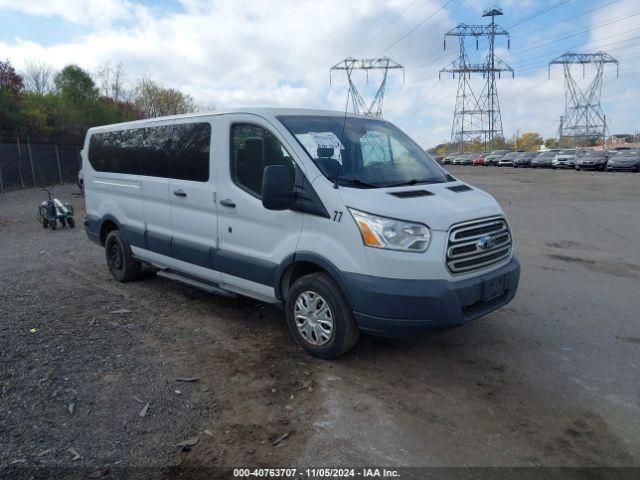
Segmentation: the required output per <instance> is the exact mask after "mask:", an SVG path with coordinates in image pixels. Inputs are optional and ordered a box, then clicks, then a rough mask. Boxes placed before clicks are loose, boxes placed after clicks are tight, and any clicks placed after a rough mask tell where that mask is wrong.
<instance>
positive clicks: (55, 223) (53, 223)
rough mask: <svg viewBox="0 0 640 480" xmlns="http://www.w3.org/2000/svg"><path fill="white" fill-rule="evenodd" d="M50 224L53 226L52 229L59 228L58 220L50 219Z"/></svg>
mask: <svg viewBox="0 0 640 480" xmlns="http://www.w3.org/2000/svg"><path fill="white" fill-rule="evenodd" d="M49 226H50V227H51V230H55V229H56V228H58V222H57V221H56V220H51V221H49Z"/></svg>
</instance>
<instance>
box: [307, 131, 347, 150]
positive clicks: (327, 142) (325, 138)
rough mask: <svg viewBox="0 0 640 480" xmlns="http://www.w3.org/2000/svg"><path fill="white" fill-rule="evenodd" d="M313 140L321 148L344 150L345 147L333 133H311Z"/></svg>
mask: <svg viewBox="0 0 640 480" xmlns="http://www.w3.org/2000/svg"><path fill="white" fill-rule="evenodd" d="M309 135H311V138H312V139H313V141H314V142H315V143H316V145H317V146H318V147H319V148H337V149H340V150H344V145H343V144H342V142H341V141H340V139H339V138H338V137H337V135H336V134H335V133H333V132H309Z"/></svg>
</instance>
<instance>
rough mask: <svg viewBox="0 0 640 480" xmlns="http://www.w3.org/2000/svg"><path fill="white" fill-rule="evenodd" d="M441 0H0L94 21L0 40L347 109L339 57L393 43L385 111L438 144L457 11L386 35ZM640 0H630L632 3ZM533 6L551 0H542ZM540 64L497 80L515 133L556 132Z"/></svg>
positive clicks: (205, 100)
mask: <svg viewBox="0 0 640 480" xmlns="http://www.w3.org/2000/svg"><path fill="white" fill-rule="evenodd" d="M442 3H443V2H442V1H441V0H428V1H420V2H414V3H413V4H409V8H407V5H408V3H407V1H406V0H389V1H387V2H381V1H379V0H352V1H351V2H344V0H317V1H301V0H279V1H277V2H271V1H255V0H216V1H206V0H180V1H179V3H177V4H176V6H177V7H178V8H177V9H173V10H164V11H159V10H158V9H155V8H150V7H146V6H144V5H142V4H139V3H135V2H134V1H133V0H24V1H22V2H14V1H9V0H0V10H2V9H12V10H18V11H21V12H23V13H26V14H28V15H34V16H35V15H37V16H41V17H51V19H52V20H51V21H52V22H54V21H58V19H62V20H64V21H66V22H72V23H74V24H77V25H82V26H84V27H86V28H84V31H88V32H90V33H88V34H84V35H79V36H76V37H73V38H69V39H68V40H66V41H64V42H60V43H56V44H53V45H46V46H45V45H41V44H38V43H36V42H33V41H30V40H28V38H29V36H28V34H25V38H26V39H25V40H20V39H15V40H13V41H7V40H5V41H4V42H0V58H10V59H11V61H12V62H13V63H14V64H15V65H16V66H17V67H18V68H23V67H24V65H25V63H26V62H27V61H32V60H40V61H45V62H47V63H49V64H51V65H52V66H54V67H55V68H62V67H63V66H64V65H66V64H68V63H76V64H78V65H80V66H82V67H83V68H86V69H88V70H90V71H94V70H95V69H96V68H97V67H98V66H99V65H100V64H102V63H104V62H106V61H109V62H111V63H112V64H117V63H122V64H123V66H124V68H125V71H126V72H127V76H128V78H130V79H135V78H139V77H141V76H148V77H151V78H153V79H155V80H157V81H159V82H161V83H164V84H166V85H169V86H171V87H175V88H179V89H181V90H183V91H186V92H187V93H190V94H191V95H193V96H194V97H195V98H196V100H197V101H198V102H200V103H202V104H204V105H214V106H216V108H218V109H222V108H233V107H239V106H268V105H271V106H304V107H318V108H333V109H337V110H342V109H344V106H345V100H346V91H347V90H346V88H347V82H346V78H345V77H344V76H340V75H335V76H334V77H333V80H334V81H333V86H332V87H330V86H329V67H330V66H331V65H334V64H335V63H337V62H338V61H340V60H341V59H343V58H345V57H347V56H350V55H357V56H359V57H360V56H364V57H368V56H377V55H388V56H390V57H391V58H393V59H394V60H396V61H398V62H399V63H401V64H403V65H404V66H405V67H406V83H405V84H404V85H403V84H402V77H401V76H400V75H398V74H397V73H392V74H390V77H389V85H388V87H387V98H386V101H385V116H386V117H387V118H389V119H390V120H392V121H396V122H397V123H398V124H399V125H400V126H401V127H402V128H405V129H406V130H408V131H409V133H411V134H412V135H414V136H415V138H416V139H417V140H418V141H420V142H421V143H422V144H424V145H425V146H428V145H432V144H435V143H438V142H440V141H442V140H445V139H447V138H448V137H449V134H450V131H449V130H450V128H451V121H452V116H453V109H454V104H455V92H456V86H457V82H456V80H452V79H451V78H450V77H448V78H445V77H443V78H442V79H441V80H438V79H437V70H438V69H440V68H442V67H443V66H444V65H446V64H447V63H449V62H450V61H451V60H452V59H453V58H454V57H455V54H456V52H455V50H454V49H453V48H451V49H448V50H447V51H446V52H443V50H442V35H443V33H444V32H445V31H447V30H449V29H450V28H452V27H453V26H455V25H456V24H457V23H458V22H457V21H456V19H455V18H453V17H452V13H451V10H449V9H447V10H444V11H442V12H440V13H439V14H438V15H437V16H436V17H434V18H433V19H432V20H431V21H429V22H428V23H427V24H425V25H424V26H423V27H421V28H419V29H417V30H416V31H415V32H414V33H412V34H411V35H410V36H408V37H407V38H405V39H403V40H401V41H399V42H398V43H397V45H395V46H394V47H393V48H391V49H389V48H388V47H389V46H390V45H391V44H393V43H395V42H396V41H398V40H399V39H401V37H402V36H403V35H404V34H405V33H406V32H408V31H409V30H410V29H412V28H414V27H415V26H416V25H418V24H419V23H420V22H421V21H422V20H424V19H425V18H427V17H428V16H429V15H431V14H432V13H433V12H435V11H436V10H437V9H439V8H440V7H441V6H442ZM477 3H482V2H477ZM503 3H504V4H505V5H507V4H508V2H503ZM633 3H634V2H633V1H632V0H621V2H620V4H626V5H627V6H626V7H625V8H627V9H628V10H631V9H632V7H629V5H631V4H633ZM460 6H461V5H460V4H458V5H456V6H455V9H456V10H454V11H457V9H459V8H460ZM452 7H453V6H452ZM526 7H527V9H532V8H533V9H536V8H540V7H541V5H540V2H537V1H533V0H532V1H528V2H527V5H526ZM622 11H623V13H624V11H625V10H624V9H622ZM401 12H405V13H404V15H402V16H399V17H398V15H399V14H400V13H401ZM526 13H529V12H528V11H525V14H526ZM595 13H599V15H598V18H597V19H596V18H594V22H602V21H603V20H601V19H600V16H601V13H602V12H595ZM594 17H595V15H594ZM392 20H393V21H392ZM391 21H392V22H391ZM390 22H391V23H390ZM614 26H615V25H614ZM382 29H384V31H383V34H380V35H377V33H378V32H380V31H381V30H382ZM541 33H547V32H541ZM598 34H600V33H598ZM543 38H544V37H543ZM593 41H597V39H596V38H595V37H594V39H593ZM356 52H357V53H356ZM541 53H542V54H544V51H535V52H532V54H537V55H539V54H541ZM503 54H504V60H505V61H507V62H511V60H513V57H511V54H510V53H508V52H506V51H505V52H503V51H502V50H501V51H500V55H503ZM541 70H542V71H541ZM541 70H536V69H533V70H529V71H527V72H526V73H524V74H523V76H522V77H520V76H518V75H517V76H516V78H515V79H513V80H512V79H502V80H500V81H499V84H498V88H499V92H500V100H501V106H502V115H503V125H504V128H505V134H506V135H510V134H511V133H514V132H515V130H516V129H518V128H520V130H521V131H522V130H523V129H526V130H538V131H540V132H541V133H543V134H544V135H545V136H546V135H553V134H554V133H555V130H556V129H557V124H555V121H556V119H557V118H558V117H559V115H560V113H561V112H560V111H559V110H560V109H561V104H562V101H563V98H564V97H563V90H562V89H563V85H562V81H561V77H560V75H557V76H556V77H555V78H554V80H553V81H548V80H546V73H543V72H546V69H545V67H544V66H543V67H542V68H541ZM516 73H517V71H516ZM355 78H356V80H357V81H358V82H359V85H363V86H362V90H363V91H364V92H365V93H368V94H371V93H372V92H373V90H374V89H375V87H376V86H377V85H376V82H377V81H379V79H380V77H379V75H378V74H376V73H375V72H372V73H371V74H370V77H369V80H370V83H369V86H368V87H367V86H366V76H365V75H364V73H362V74H360V73H358V74H357V75H356V77H355ZM479 81H481V79H480V80H479ZM620 95H622V93H621V94H620ZM616 98H617V97H616ZM616 101H619V100H616ZM616 108H618V107H616ZM620 118H622V117H620Z"/></svg>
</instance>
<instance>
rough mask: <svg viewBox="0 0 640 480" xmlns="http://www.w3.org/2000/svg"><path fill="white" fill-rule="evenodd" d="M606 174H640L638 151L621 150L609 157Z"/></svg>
mask: <svg viewBox="0 0 640 480" xmlns="http://www.w3.org/2000/svg"><path fill="white" fill-rule="evenodd" d="M607 172H640V150H621V151H619V152H618V153H617V154H616V155H613V156H611V157H610V158H609V161H608V162H607Z"/></svg>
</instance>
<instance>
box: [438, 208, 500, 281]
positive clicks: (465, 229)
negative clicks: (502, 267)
mask: <svg viewBox="0 0 640 480" xmlns="http://www.w3.org/2000/svg"><path fill="white" fill-rule="evenodd" d="M483 237H491V238H492V241H493V243H494V244H493V245H492V246H490V247H489V248H481V247H480V246H479V245H478V241H479V240H480V239H481V238H483ZM512 245H513V242H512V239H511V232H510V231H509V225H507V221H506V220H505V219H504V218H502V217H493V218H485V219H482V220H474V221H472V222H465V223H460V224H458V225H454V226H453V227H451V230H449V243H448V245H447V268H448V269H449V271H450V272H451V273H452V274H454V275H456V274H461V273H469V272H473V271H476V270H481V269H483V268H487V267H490V266H492V265H495V264H497V263H500V262H501V261H503V260H505V259H507V258H509V256H510V255H511V249H512Z"/></svg>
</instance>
